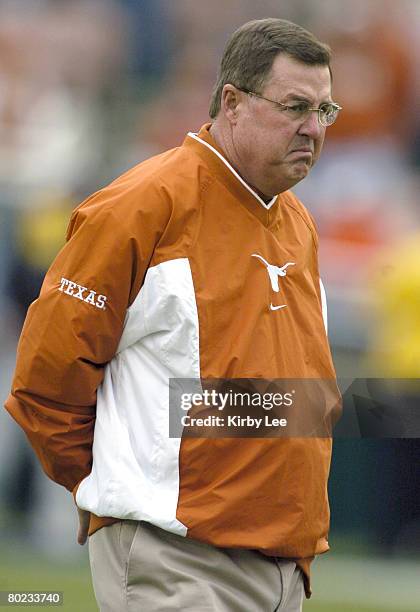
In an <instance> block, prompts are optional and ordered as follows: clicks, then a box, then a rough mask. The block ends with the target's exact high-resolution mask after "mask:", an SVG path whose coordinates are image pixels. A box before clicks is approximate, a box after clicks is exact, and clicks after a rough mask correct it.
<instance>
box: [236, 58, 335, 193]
mask: <svg viewBox="0 0 420 612" xmlns="http://www.w3.org/2000/svg"><path fill="white" fill-rule="evenodd" d="M236 91H237V92H238V96H239V98H238V99H239V102H238V104H237V106H236V115H235V119H234V121H233V122H231V127H232V144H233V147H234V160H235V165H236V166H237V169H238V171H239V172H240V173H241V174H242V176H243V178H244V179H245V180H246V181H247V182H248V183H249V184H250V185H252V186H253V187H254V188H255V189H256V190H257V191H258V192H260V193H261V194H263V195H266V196H272V195H275V194H277V193H280V192H282V191H285V190H286V189H289V188H291V187H293V185H295V184H296V183H298V182H299V181H301V180H302V179H303V178H305V176H306V175H307V174H308V172H309V170H310V169H311V167H312V166H313V165H314V163H315V162H316V161H317V159H318V157H319V155H320V153H321V149H322V145H323V142H324V137H325V130H326V128H325V127H324V126H322V125H321V124H320V123H319V120H318V113H316V112H310V113H309V114H308V116H307V117H306V118H304V119H302V118H300V119H295V118H291V117H290V116H288V113H287V112H285V111H283V110H282V109H281V107H279V106H276V105H275V104H273V103H271V102H268V101H267V100H262V99H260V98H257V97H255V96H252V95H249V94H246V93H244V92H240V91H238V90H236ZM256 93H258V94H261V95H262V96H264V97H266V98H270V99H271V100H276V101H278V102H282V103H283V104H287V105H294V104H297V103H299V102H302V101H306V102H309V104H310V106H311V107H312V108H317V107H318V106H319V105H320V104H322V103H323V102H331V78H330V73H329V69H328V67H327V66H311V65H307V64H303V63H302V62H299V61H297V60H295V59H293V58H291V57H290V56H288V55H285V54H280V55H278V56H277V57H276V59H275V60H274V62H273V66H272V69H271V72H270V74H269V76H268V78H267V80H266V83H265V85H264V87H263V90H262V91H258V92H256Z"/></svg>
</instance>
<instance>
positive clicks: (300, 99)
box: [284, 93, 312, 104]
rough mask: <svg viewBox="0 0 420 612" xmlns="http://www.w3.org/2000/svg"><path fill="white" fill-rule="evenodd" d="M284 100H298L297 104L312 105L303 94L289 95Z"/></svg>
mask: <svg viewBox="0 0 420 612" xmlns="http://www.w3.org/2000/svg"><path fill="white" fill-rule="evenodd" d="M284 100H296V102H307V103H308V104H311V103H312V102H311V100H310V99H309V98H307V97H306V96H304V95H302V94H296V93H289V94H287V96H285V97H284Z"/></svg>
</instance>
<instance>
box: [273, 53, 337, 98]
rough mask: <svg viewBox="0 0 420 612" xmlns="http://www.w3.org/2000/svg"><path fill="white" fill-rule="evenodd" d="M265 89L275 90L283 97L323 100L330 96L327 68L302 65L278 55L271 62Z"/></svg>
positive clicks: (329, 79)
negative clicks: (291, 96) (292, 96)
mask: <svg viewBox="0 0 420 612" xmlns="http://www.w3.org/2000/svg"><path fill="white" fill-rule="evenodd" d="M266 87H270V90H271V91H273V90H274V89H277V90H278V91H279V93H281V95H283V96H289V95H295V96H303V97H308V96H309V97H311V96H316V97H321V98H324V97H328V96H330V95H331V75H330V71H329V68H328V66H323V65H312V64H304V63H303V62H300V61H298V60H295V59H294V58H292V57H290V56H288V55H285V54H280V55H278V56H277V57H276V58H275V60H274V62H273V66H272V68H271V71H270V74H269V76H268V79H267V81H266Z"/></svg>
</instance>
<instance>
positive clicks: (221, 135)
mask: <svg viewBox="0 0 420 612" xmlns="http://www.w3.org/2000/svg"><path fill="white" fill-rule="evenodd" d="M209 132H210V135H211V137H212V138H213V140H214V142H215V143H216V145H217V147H218V148H219V149H220V152H221V153H222V154H223V156H224V157H225V159H226V160H227V161H228V162H229V164H230V165H231V166H232V167H233V168H234V169H235V170H236V172H237V173H238V174H239V175H240V177H241V178H242V179H243V180H244V181H245V182H246V184H247V185H248V186H249V187H250V188H251V189H252V190H253V191H255V193H257V194H258V195H259V196H260V198H261V199H262V200H264V202H265V203H266V204H268V202H270V201H271V200H272V199H273V197H274V196H268V195H266V194H265V193H263V192H262V191H260V190H259V189H258V187H256V186H255V185H252V184H251V183H250V182H249V181H248V180H247V178H246V177H245V176H244V175H243V174H242V172H241V171H240V169H239V168H238V164H237V163H235V159H234V155H233V154H230V153H229V152H230V150H231V149H232V151H233V147H232V146H231V144H230V142H231V141H230V140H229V139H228V138H226V134H225V132H224V131H223V129H221V128H220V127H219V126H218V125H217V123H212V124H211V126H210V130H209Z"/></svg>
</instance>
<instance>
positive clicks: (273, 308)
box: [270, 304, 286, 310]
mask: <svg viewBox="0 0 420 612" xmlns="http://www.w3.org/2000/svg"><path fill="white" fill-rule="evenodd" d="M280 308H286V304H283V305H282V306H273V304H270V310H280Z"/></svg>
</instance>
